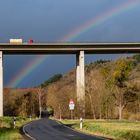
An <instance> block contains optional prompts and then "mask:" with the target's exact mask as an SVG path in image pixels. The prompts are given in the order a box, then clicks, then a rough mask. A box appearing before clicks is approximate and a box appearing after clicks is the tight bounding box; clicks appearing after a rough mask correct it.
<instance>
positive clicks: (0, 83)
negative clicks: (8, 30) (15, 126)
mask: <svg viewBox="0 0 140 140" xmlns="http://www.w3.org/2000/svg"><path fill="white" fill-rule="evenodd" d="M2 116H3V54H2V51H0V117H2Z"/></svg>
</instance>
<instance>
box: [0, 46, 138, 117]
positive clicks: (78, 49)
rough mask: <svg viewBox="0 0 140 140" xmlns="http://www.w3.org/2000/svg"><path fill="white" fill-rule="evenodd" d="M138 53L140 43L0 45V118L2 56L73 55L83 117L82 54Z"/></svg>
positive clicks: (0, 106) (0, 113) (78, 101)
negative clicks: (74, 56)
mask: <svg viewBox="0 0 140 140" xmlns="http://www.w3.org/2000/svg"><path fill="white" fill-rule="evenodd" d="M117 53H140V43H33V44H27V43H23V44H8V43H1V44H0V116H3V54H75V55H76V94H77V106H78V107H77V108H79V111H80V112H81V114H80V116H79V117H85V71H84V54H117Z"/></svg>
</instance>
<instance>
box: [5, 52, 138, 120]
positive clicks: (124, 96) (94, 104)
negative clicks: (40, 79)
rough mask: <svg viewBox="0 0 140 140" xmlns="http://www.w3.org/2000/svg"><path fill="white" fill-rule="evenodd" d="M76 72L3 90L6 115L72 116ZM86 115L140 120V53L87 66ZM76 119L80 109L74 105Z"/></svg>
mask: <svg viewBox="0 0 140 140" xmlns="http://www.w3.org/2000/svg"><path fill="white" fill-rule="evenodd" d="M75 75H76V71H75V69H73V70H72V71H70V72H69V73H67V74H65V75H63V76H62V75H61V74H57V75H54V76H53V77H51V78H50V79H48V80H47V81H45V82H44V83H42V84H40V85H39V86H38V87H34V88H28V89H5V90H4V114H5V115H20V116H27V117H28V116H30V115H31V116H39V115H40V114H41V112H43V111H48V112H51V113H50V114H52V115H54V116H55V117H56V118H70V110H69V106H68V105H69V101H70V99H73V100H74V102H75V104H77V103H76V86H75V85H76V80H75V79H76V77H75ZM85 75H86V80H85V81H86V82H85V84H86V90H85V92H86V99H85V100H86V118H92V119H120V120H121V119H130V120H131V119H134V120H139V119H140V55H134V56H132V57H127V58H120V59H117V60H113V61H106V60H105V61H104V60H99V61H96V62H93V63H91V64H88V65H86V66H85ZM73 113H74V118H77V116H78V114H79V110H78V108H77V106H76V105H75V110H74V112H73Z"/></svg>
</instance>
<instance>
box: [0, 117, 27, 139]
mask: <svg viewBox="0 0 140 140" xmlns="http://www.w3.org/2000/svg"><path fill="white" fill-rule="evenodd" d="M29 121H30V119H28V118H24V117H17V118H16V128H13V118H12V117H0V140H24V138H23V137H22V135H21V134H20V128H21V127H22V126H23V125H24V124H26V123H28V122H29Z"/></svg>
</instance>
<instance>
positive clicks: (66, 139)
mask: <svg viewBox="0 0 140 140" xmlns="http://www.w3.org/2000/svg"><path fill="white" fill-rule="evenodd" d="M23 131H24V132H25V134H26V135H28V136H29V137H31V139H33V140H86V139H87V140H105V139H103V138H98V137H95V136H90V135H86V134H82V133H79V132H76V131H74V130H72V129H70V128H68V127H66V126H65V125H63V124H59V123H58V122H56V121H54V120H50V119H46V118H44V119H41V120H37V121H33V122H31V123H29V124H27V125H25V126H24V127H23Z"/></svg>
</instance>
